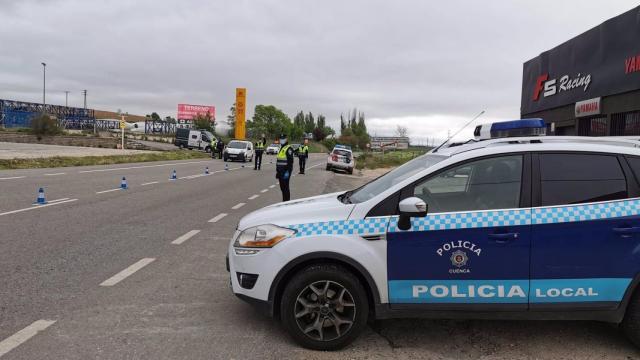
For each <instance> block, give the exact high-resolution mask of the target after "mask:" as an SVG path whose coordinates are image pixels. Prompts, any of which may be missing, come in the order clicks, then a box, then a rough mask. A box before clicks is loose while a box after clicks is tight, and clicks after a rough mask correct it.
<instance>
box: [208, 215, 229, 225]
mask: <svg viewBox="0 0 640 360" xmlns="http://www.w3.org/2000/svg"><path fill="white" fill-rule="evenodd" d="M225 216H227V214H225V213H221V214H218V215H216V216H215V217H214V218H213V219H211V220H209V222H210V223H214V222H218V221H220V219H222V218H223V217H225Z"/></svg>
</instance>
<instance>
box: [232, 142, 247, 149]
mask: <svg viewBox="0 0 640 360" xmlns="http://www.w3.org/2000/svg"><path fill="white" fill-rule="evenodd" d="M229 147H230V148H231V149H244V148H246V147H247V144H246V143H243V142H240V141H232V142H230V143H229Z"/></svg>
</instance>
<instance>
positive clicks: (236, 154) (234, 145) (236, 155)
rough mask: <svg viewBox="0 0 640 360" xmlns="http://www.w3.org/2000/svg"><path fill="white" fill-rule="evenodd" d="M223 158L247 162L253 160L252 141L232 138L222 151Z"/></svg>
mask: <svg viewBox="0 0 640 360" xmlns="http://www.w3.org/2000/svg"><path fill="white" fill-rule="evenodd" d="M222 159H223V160H224V161H228V160H239V161H242V162H247V161H251V160H253V144H252V143H251V141H245V140H231V141H230V142H229V144H228V145H227V146H226V147H225V148H224V151H222Z"/></svg>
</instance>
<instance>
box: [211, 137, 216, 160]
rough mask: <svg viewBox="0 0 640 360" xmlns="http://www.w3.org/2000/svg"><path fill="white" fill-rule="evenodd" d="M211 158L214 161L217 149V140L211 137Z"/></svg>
mask: <svg viewBox="0 0 640 360" xmlns="http://www.w3.org/2000/svg"><path fill="white" fill-rule="evenodd" d="M210 149H211V158H212V159H215V158H216V150H217V149H218V138H217V137H215V136H214V137H213V139H211V146H210Z"/></svg>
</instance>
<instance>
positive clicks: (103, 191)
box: [96, 188, 120, 194]
mask: <svg viewBox="0 0 640 360" xmlns="http://www.w3.org/2000/svg"><path fill="white" fill-rule="evenodd" d="M118 190H120V188H117V189H110V190H102V191H96V194H104V193H108V192H112V191H118Z"/></svg>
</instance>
